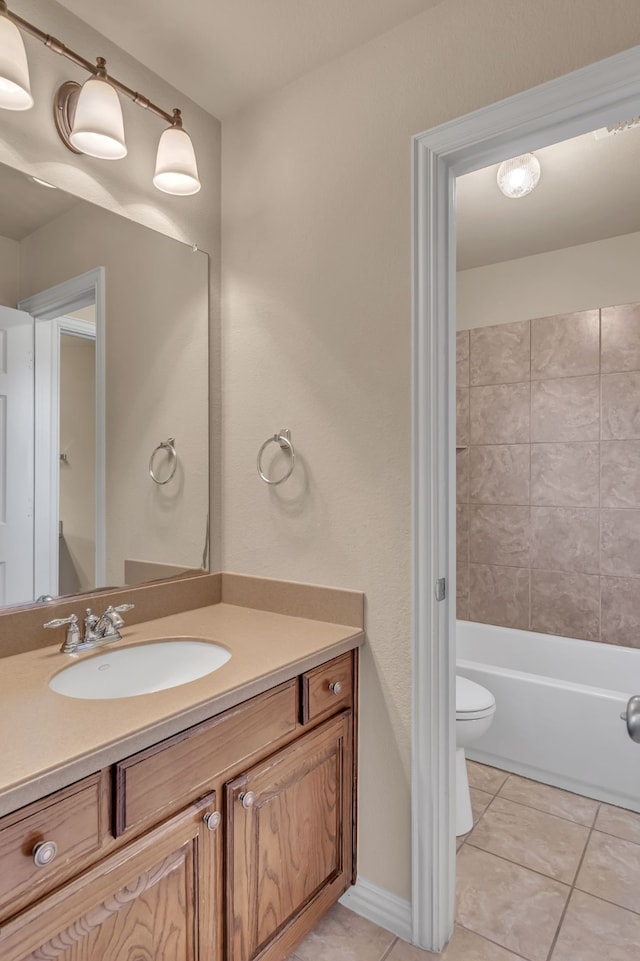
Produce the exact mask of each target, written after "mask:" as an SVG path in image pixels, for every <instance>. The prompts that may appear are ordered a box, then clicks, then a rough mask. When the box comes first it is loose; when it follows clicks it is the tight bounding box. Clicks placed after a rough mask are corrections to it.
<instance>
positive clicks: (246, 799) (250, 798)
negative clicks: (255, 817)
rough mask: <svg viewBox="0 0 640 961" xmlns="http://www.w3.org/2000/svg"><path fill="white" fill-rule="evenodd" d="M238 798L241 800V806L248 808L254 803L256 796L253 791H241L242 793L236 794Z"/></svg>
mask: <svg viewBox="0 0 640 961" xmlns="http://www.w3.org/2000/svg"><path fill="white" fill-rule="evenodd" d="M238 800H239V801H242V807H243V808H244V809H245V810H248V809H249V808H252V807H253V805H254V804H255V800H256V796H255V794H254V793H253V791H246V792H245V791H243V792H242V794H239V795H238Z"/></svg>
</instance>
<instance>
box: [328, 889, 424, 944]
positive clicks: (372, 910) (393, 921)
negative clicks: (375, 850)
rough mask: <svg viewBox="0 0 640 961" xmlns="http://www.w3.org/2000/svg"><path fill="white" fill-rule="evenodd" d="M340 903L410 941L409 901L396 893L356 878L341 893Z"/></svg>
mask: <svg viewBox="0 0 640 961" xmlns="http://www.w3.org/2000/svg"><path fill="white" fill-rule="evenodd" d="M340 904H343V905H344V906H345V908H349V910H350V911H353V912H354V914H359V915H360V916H361V917H363V918H366V919H367V920H368V921H373V923H374V924H378V925H380V927H381V928H385V929H386V930H387V931H391V932H393V934H397V936H398V937H399V938H402V939H403V941H411V903H410V902H409V901H405V900H404V899H403V898H399V897H398V895H397V894H392V893H391V891H385V889H384V888H379V887H378V886H377V884H372V883H371V881H367V880H366V879H365V878H358V880H357V881H356V883H355V885H354V886H353V887H351V888H349V890H348V891H345V893H344V894H343V895H342V897H341V898H340Z"/></svg>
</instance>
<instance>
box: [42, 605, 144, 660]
mask: <svg viewBox="0 0 640 961" xmlns="http://www.w3.org/2000/svg"><path fill="white" fill-rule="evenodd" d="M134 606H135V605H134V604H119V605H118V606H117V607H113V606H112V605H111V604H110V605H109V607H108V608H107V609H106V611H105V612H104V614H102V615H101V616H100V617H98V616H97V615H96V614H94V613H93V611H92V610H91V608H90V607H88V608H87V610H86V613H85V618H84V637H83V638H82V639H80V628H79V627H78V618H77V616H76V615H75V614H70V615H69V617H55V618H54V619H53V620H52V621H47V623H46V624H45V625H44V626H45V627H62V626H63V625H64V624H66V625H67V635H66V637H65V640H64V643H63V645H62V647H61V648H60V650H61V651H62V653H63V654H77V653H78V652H79V651H89V650H91V648H94V647H100V646H101V645H102V644H106V643H108V641H118V640H120V638H121V637H122V635H121V634H120V628H121V627H122V626H123V625H124V621H123V619H122V618H121V617H120V614H121V613H124V612H125V611H130V610H132V608H133V607H134Z"/></svg>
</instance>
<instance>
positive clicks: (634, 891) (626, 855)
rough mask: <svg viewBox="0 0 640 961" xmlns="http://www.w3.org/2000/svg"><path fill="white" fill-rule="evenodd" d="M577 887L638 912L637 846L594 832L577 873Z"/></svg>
mask: <svg viewBox="0 0 640 961" xmlns="http://www.w3.org/2000/svg"><path fill="white" fill-rule="evenodd" d="M576 887H577V888H579V890H580V891H585V892H586V893H587V894H593V895H594V896H595V897H600V898H604V899H605V900H607V901H612V902H613V903H614V904H617V905H618V906H619V907H621V908H630V909H631V910H632V911H638V907H639V902H638V891H640V844H633V843H632V842H631V841H621V840H620V839H619V838H614V837H611V836H610V835H608V834H601V833H600V832H599V831H594V832H593V834H592V835H591V837H590V839H589V843H588V845H587V852H586V854H585V856H584V861H583V862H582V867H581V868H580V871H579V873H578V878H577V880H576Z"/></svg>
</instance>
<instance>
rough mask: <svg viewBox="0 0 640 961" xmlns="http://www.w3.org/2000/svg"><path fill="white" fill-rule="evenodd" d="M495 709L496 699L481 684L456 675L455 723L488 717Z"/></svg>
mask: <svg viewBox="0 0 640 961" xmlns="http://www.w3.org/2000/svg"><path fill="white" fill-rule="evenodd" d="M495 709H496V699H495V697H494V696H493V694H492V693H491V691H488V690H487V689H486V687H482V685H481V684H476V682H475V681H470V680H469V678H468V677H460V676H458V675H456V721H475V720H478V719H479V718H482V717H489V716H490V715H491V714H493V713H494V711H495Z"/></svg>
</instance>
